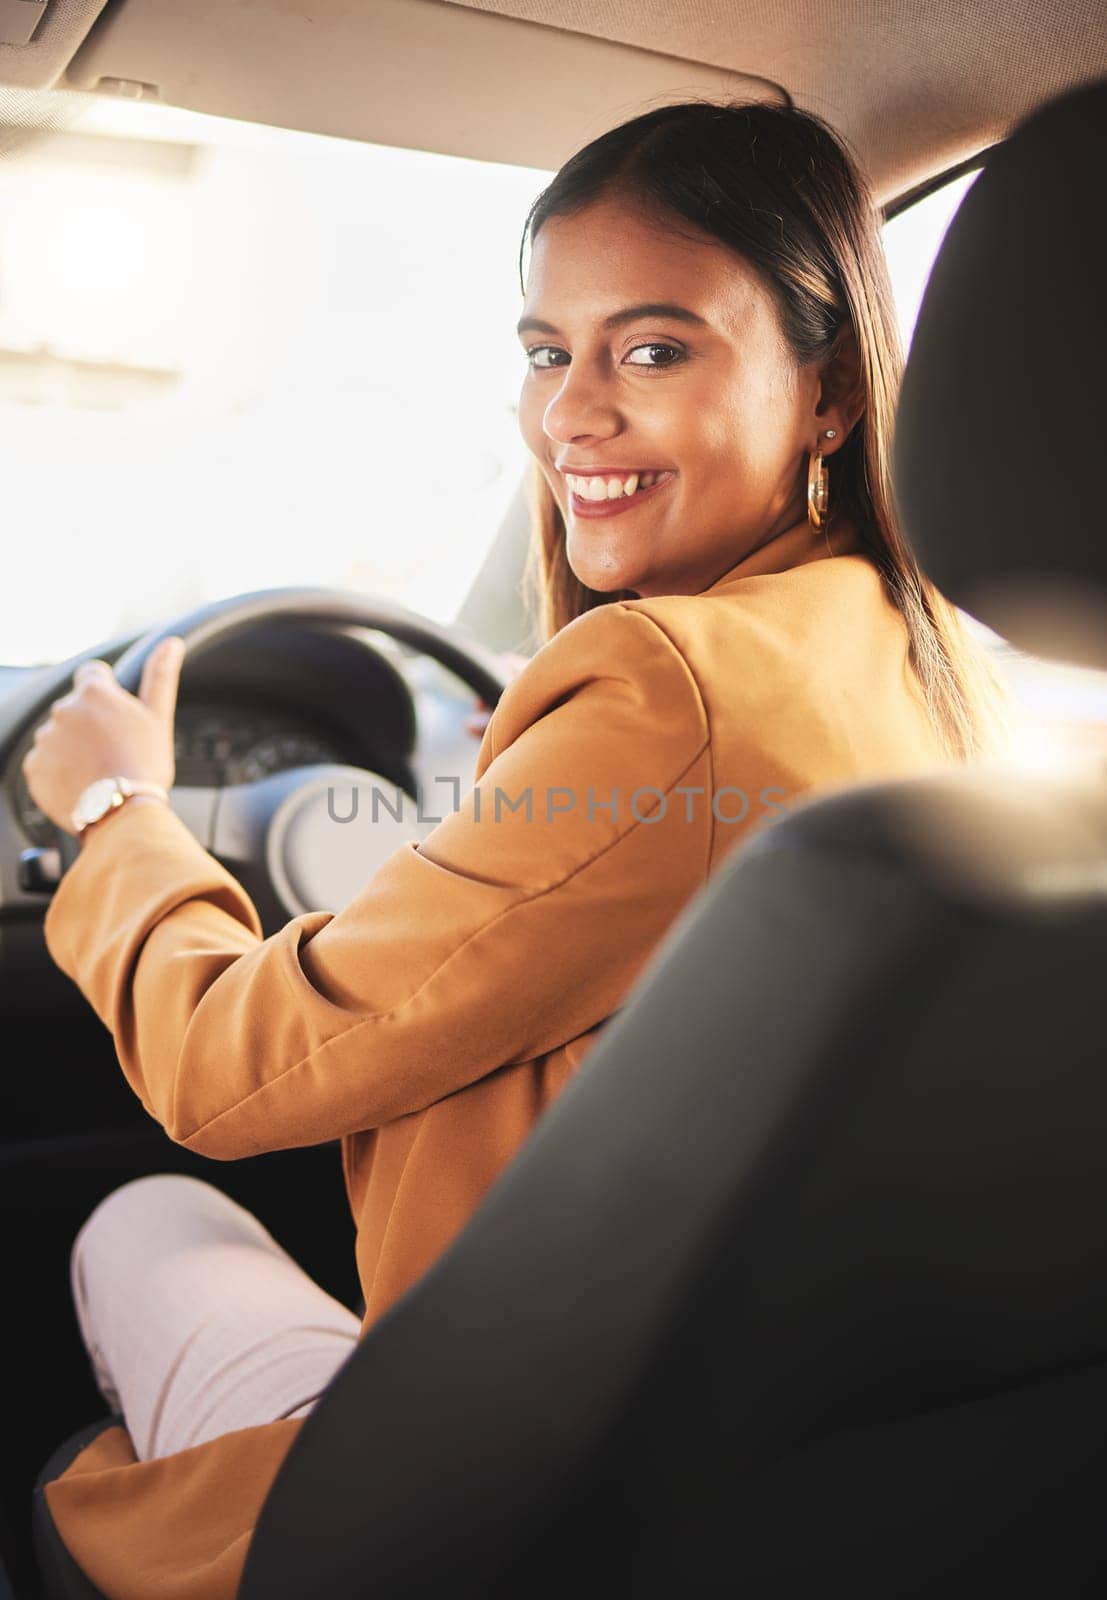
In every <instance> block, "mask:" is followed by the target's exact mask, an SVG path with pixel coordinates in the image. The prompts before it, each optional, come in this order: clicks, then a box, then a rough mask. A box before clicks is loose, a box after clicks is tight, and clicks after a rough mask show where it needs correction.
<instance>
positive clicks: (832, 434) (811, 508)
mask: <svg viewBox="0 0 1107 1600" xmlns="http://www.w3.org/2000/svg"><path fill="white" fill-rule="evenodd" d="M837 437H838V431H837V429H836V428H828V429H827V430H826V432H825V434H824V435H823V438H824V439H836V438H837ZM829 502H830V491H829V474H828V472H827V469H826V467H825V466H824V465H823V453H822V451H821V450H820V449H819V447H818V445H816V446H815V448H814V450H812V452H811V454H810V455H809V456H808V458H807V520H808V522H809V523H810V524H811V526H812V527H813V528H815V529H816V530H818V529H819V528H821V527H822V525H823V523H824V522H825V521H826V514H827V508H828V506H829Z"/></svg>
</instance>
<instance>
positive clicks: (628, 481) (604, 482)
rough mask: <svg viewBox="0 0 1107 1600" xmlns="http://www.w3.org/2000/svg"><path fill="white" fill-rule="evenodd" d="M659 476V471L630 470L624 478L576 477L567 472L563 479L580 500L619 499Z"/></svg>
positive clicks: (645, 487) (646, 486)
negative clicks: (639, 471) (640, 471)
mask: <svg viewBox="0 0 1107 1600" xmlns="http://www.w3.org/2000/svg"><path fill="white" fill-rule="evenodd" d="M660 476H661V474H660V473H659V472H642V473H638V472H632V473H630V474H629V475H628V476H627V477H626V478H578V477H574V476H573V474H572V473H568V472H567V473H566V474H565V481H566V483H567V484H568V485H569V488H570V489H571V490H572V491H573V493H574V494H575V495H577V496H578V497H579V498H580V499H581V500H620V499H622V498H623V497H624V496H630V495H632V494H635V493H636V492H637V491H638V490H639V489H649V488H651V487H652V486H653V484H654V483H656V482H657V480H658V478H659V477H660Z"/></svg>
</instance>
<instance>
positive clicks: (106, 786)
mask: <svg viewBox="0 0 1107 1600" xmlns="http://www.w3.org/2000/svg"><path fill="white" fill-rule="evenodd" d="M115 790H116V783H115V779H114V778H98V779H97V781H96V782H95V783H90V784H89V786H88V788H87V789H86V790H85V792H84V794H82V796H81V798H80V799H79V800H78V802H77V815H78V817H79V818H80V820H81V821H82V822H83V823H85V824H86V826H87V824H88V823H90V822H95V821H96V820H97V819H98V818H99V817H102V816H103V815H104V813H105V811H110V810H111V802H112V796H113V795H114V794H115Z"/></svg>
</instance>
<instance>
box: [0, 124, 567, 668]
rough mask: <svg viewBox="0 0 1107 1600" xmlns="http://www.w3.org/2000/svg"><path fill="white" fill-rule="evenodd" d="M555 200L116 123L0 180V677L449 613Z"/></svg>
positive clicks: (77, 128)
mask: <svg viewBox="0 0 1107 1600" xmlns="http://www.w3.org/2000/svg"><path fill="white" fill-rule="evenodd" d="M547 177H548V174H546V173H543V172H540V171H537V170H534V169H526V168H518V167H510V166H502V165H497V164H495V163H492V162H481V161H472V160H462V159H458V158H454V157H448V156H439V155H431V154H426V153H422V152H417V151H408V150H396V149H391V148H384V147H381V146H373V145H364V144H361V143H358V142H356V141H346V140H341V139H332V138H324V137H320V136H317V135H313V134H305V133H297V132H293V131H289V130H285V129H277V128H267V127H258V126H253V125H249V124H245V123H237V122H230V121H226V120H224V119H221V118H215V117H206V116H197V115H193V114H191V113H184V112H178V111H175V110H172V109H170V108H167V107H161V106H156V105H141V104H137V105H127V104H125V103H118V102H116V103H108V102H104V103H103V104H102V105H101V104H94V105H93V106H92V108H91V110H89V111H86V112H84V113H82V114H81V116H80V117H79V119H78V120H77V121H76V122H75V123H73V124H71V125H70V126H69V127H67V128H65V129H63V130H62V131H61V132H59V133H56V134H52V135H46V136H44V137H43V138H42V139H41V140H40V141H39V142H38V143H37V144H34V145H32V146H30V147H28V148H26V149H24V150H22V151H19V152H17V153H16V154H15V156H13V157H10V158H9V159H7V160H6V161H5V163H4V164H3V166H0V408H2V412H3V436H2V441H0V462H2V478H3V484H4V490H3V522H4V529H5V539H4V546H5V567H6V570H5V578H6V582H5V585H4V587H3V591H2V593H0V661H4V662H7V663H9V664H21V663H33V662H40V661H44V660H51V659H58V658H61V657H64V656H66V655H69V654H71V653H73V652H75V651H77V650H78V649H81V648H84V647H86V646H88V645H90V644H94V643H96V642H97V641H98V640H101V639H105V638H108V637H110V636H111V635H113V634H115V633H118V632H123V631H125V630H127V629H130V628H133V629H135V630H136V631H137V630H139V629H142V628H144V627H145V626H147V625H149V624H151V623H152V622H154V621H155V620H158V619H160V618H161V617H164V616H173V615H175V614H177V613H179V612H181V611H184V610H186V609H188V608H189V607H191V606H193V605H197V604H200V603H202V602H204V601H207V600H210V599H215V598H217V597H220V596H223V595H228V594H234V593H237V592H240V591H244V590H249V589H258V588H265V587H269V586H272V585H280V584H291V583H312V584H338V585H343V586H349V587H352V588H355V589H360V590H363V591H365V592H372V593H377V594H385V595H389V596H392V597H393V598H395V599H397V600H399V601H401V602H402V603H404V604H406V605H409V606H412V607H413V608H415V609H416V610H419V611H422V612H425V613H427V614H428V615H431V616H433V617H436V618H439V619H441V620H448V619H449V618H451V617H453V616H454V615H455V614H456V611H457V608H458V605H459V604H460V602H461V599H462V597H463V596H464V594H465V592H466V591H467V589H468V588H469V586H470V584H471V583H472V580H473V577H474V576H475V574H476V572H477V570H478V568H479V567H480V564H481V562H482V560H483V558H484V556H485V554H486V553H487V550H488V548H489V546H490V544H491V542H492V540H493V538H494V537H495V534H496V531H497V528H498V526H499V524H500V521H501V519H502V517H503V515H504V512H505V510H506V508H507V506H508V504H509V501H510V499H511V496H512V494H513V492H514V490H515V488H516V486H517V483H518V480H519V476H520V473H521V471H522V467H523V464H524V459H525V451H524V446H523V444H522V440H521V438H520V436H519V432H518V426H517V423H516V419H515V410H514V408H515V402H516V399H517V396H518V391H519V387H520V384H521V382H522V378H523V356H522V352H521V350H520V348H519V344H518V340H517V338H516V336H515V333H514V323H515V319H516V317H517V315H518V305H519V300H520V293H519V288H518V277H517V266H516V262H517V256H518V246H519V237H520V234H521V231H522V225H523V221H524V219H525V217H526V214H527V210H528V208H529V206H530V203H531V201H532V200H533V198H534V197H535V195H536V194H537V193H538V191H539V190H540V189H541V188H542V186H543V184H544V183H545V182H546V181H547ZM29 602H30V603H29Z"/></svg>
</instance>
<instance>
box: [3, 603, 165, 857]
mask: <svg viewBox="0 0 1107 1600" xmlns="http://www.w3.org/2000/svg"><path fill="white" fill-rule="evenodd" d="M183 659H184V643H183V641H182V640H180V639H178V638H177V637H176V636H175V635H174V636H173V637H171V638H168V639H163V640H162V642H161V644H160V645H159V646H158V648H157V649H156V650H155V651H154V652H153V653H152V655H151V656H150V657H149V658H148V660H147V662H146V665H145V667H144V668H143V672H142V682H141V683H140V684H139V690H138V694H137V695H133V694H128V693H127V691H126V689H124V688H123V687H122V685H121V684H120V683H119V682H118V681H117V680H116V676H115V673H114V672H113V671H112V669H111V667H110V666H109V665H108V664H107V662H106V661H83V662H82V663H81V665H80V666H79V667H78V668H77V670H76V672H75V673H74V674H73V688H72V690H71V692H70V693H69V694H67V695H65V696H63V698H62V699H60V700H55V701H54V704H53V705H52V706H51V707H50V714H49V716H48V717H47V719H46V721H45V722H43V723H42V724H40V726H39V727H37V728H36V729H35V742H34V746H33V748H32V749H31V750H29V751H28V752H27V755H26V756H25V757H24V760H23V777H24V779H25V780H26V783H27V788H28V789H29V790H30V792H31V799H32V800H33V801H34V802H35V804H36V805H37V806H38V808H39V810H40V811H43V812H45V814H46V815H47V816H48V817H49V818H50V821H51V822H53V823H54V824H55V826H56V827H58V828H61V829H62V830H63V831H64V832H65V833H72V832H73V824H72V821H71V817H72V813H73V808H74V806H75V805H76V804H77V800H78V798H79V797H80V795H81V794H82V793H83V792H84V790H85V789H87V788H88V786H89V784H90V783H95V781H96V780H97V778H133V779H136V780H138V781H140V782H148V783H157V784H160V785H161V787H162V788H163V789H169V788H171V787H172V784H173V777H174V772H175V766H176V764H175V761H174V754H173V718H174V714H175V711H176V705H177V685H178V683H179V681H180V676H181V662H182V660H183Z"/></svg>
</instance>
